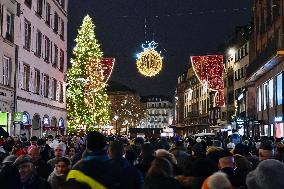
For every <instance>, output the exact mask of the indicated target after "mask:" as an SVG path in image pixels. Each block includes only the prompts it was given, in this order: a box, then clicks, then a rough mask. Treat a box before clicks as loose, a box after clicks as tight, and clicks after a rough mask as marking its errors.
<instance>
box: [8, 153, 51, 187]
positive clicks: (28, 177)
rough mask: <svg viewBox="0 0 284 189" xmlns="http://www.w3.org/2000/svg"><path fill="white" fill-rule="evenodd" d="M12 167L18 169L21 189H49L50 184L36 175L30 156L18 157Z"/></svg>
mask: <svg viewBox="0 0 284 189" xmlns="http://www.w3.org/2000/svg"><path fill="white" fill-rule="evenodd" d="M14 165H15V166H16V167H17V168H18V170H19V173H20V179H21V188H25V189H33V188H37V189H51V186H50V184H49V183H48V182H47V181H46V180H45V179H43V178H41V177H40V176H39V175H38V174H37V172H36V170H35V166H34V164H33V163H32V158H31V157H30V156H20V157H18V158H17V159H16V161H15V163H14Z"/></svg>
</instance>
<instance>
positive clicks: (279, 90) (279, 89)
mask: <svg viewBox="0 0 284 189" xmlns="http://www.w3.org/2000/svg"><path fill="white" fill-rule="evenodd" d="M276 103H277V105H281V104H282V73H281V74H279V75H277V76H276Z"/></svg>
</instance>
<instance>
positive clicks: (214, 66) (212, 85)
mask: <svg viewBox="0 0 284 189" xmlns="http://www.w3.org/2000/svg"><path fill="white" fill-rule="evenodd" d="M191 62H192V67H193V70H194V71H195V74H196V76H197V78H198V79H199V81H200V82H201V84H202V85H203V86H205V85H207V86H208V89H209V90H212V91H216V94H215V100H214V101H215V106H216V107H221V106H223V105H224V80H223V71H224V65H223V55H208V56H191Z"/></svg>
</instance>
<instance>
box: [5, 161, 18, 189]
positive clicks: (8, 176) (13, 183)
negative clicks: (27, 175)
mask: <svg viewBox="0 0 284 189" xmlns="http://www.w3.org/2000/svg"><path fill="white" fill-rule="evenodd" d="M17 158H18V156H15V155H9V156H7V157H5V158H4V160H3V162H2V167H1V170H0V188H3V189H6V188H11V189H12V188H13V189H14V188H15V189H18V188H20V187H21V181H20V174H19V171H18V169H17V168H16V167H15V166H13V163H14V162H15V160H16V159H17Z"/></svg>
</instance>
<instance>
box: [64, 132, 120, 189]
mask: <svg viewBox="0 0 284 189" xmlns="http://www.w3.org/2000/svg"><path fill="white" fill-rule="evenodd" d="M113 173H114V170H113V167H111V164H110V159H109V157H108V155H107V141H106V138H105V136H104V135H103V134H101V133H99V132H97V131H92V132H90V133H88V134H87V136H86V150H85V152H84V155H83V158H82V160H80V161H79V162H77V163H76V164H75V165H74V167H73V168H72V170H71V171H70V172H69V173H68V175H67V178H66V180H67V181H68V180H73V179H74V180H76V181H79V182H83V183H86V184H88V185H89V186H90V187H91V188H92V189H106V188H117V189H118V188H122V187H121V186H122V184H121V180H120V179H119V178H121V175H114V174H113Z"/></svg>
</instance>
